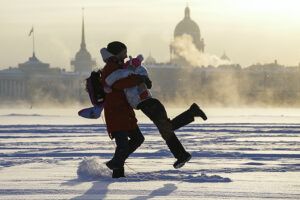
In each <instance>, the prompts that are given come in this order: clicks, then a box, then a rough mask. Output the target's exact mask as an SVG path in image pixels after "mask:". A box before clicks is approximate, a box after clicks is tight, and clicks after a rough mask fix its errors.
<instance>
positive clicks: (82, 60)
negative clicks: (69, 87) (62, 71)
mask: <svg viewBox="0 0 300 200" xmlns="http://www.w3.org/2000/svg"><path fill="white" fill-rule="evenodd" d="M71 65H73V66H74V71H75V72H79V73H81V72H91V71H92V69H93V67H94V66H95V65H96V61H95V60H92V58H91V54H90V53H89V52H88V51H87V49H86V44H85V34H84V17H83V14H82V33H81V44H80V49H79V51H78V52H77V53H76V55H75V59H74V60H72V61H71Z"/></svg>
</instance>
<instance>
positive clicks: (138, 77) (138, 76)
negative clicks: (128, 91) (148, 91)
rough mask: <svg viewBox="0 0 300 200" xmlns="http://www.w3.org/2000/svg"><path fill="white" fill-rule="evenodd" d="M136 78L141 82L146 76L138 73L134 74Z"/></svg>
mask: <svg viewBox="0 0 300 200" xmlns="http://www.w3.org/2000/svg"><path fill="white" fill-rule="evenodd" d="M136 78H137V80H138V82H139V83H142V82H144V83H145V81H146V79H147V78H148V77H147V76H143V75H139V74H136Z"/></svg>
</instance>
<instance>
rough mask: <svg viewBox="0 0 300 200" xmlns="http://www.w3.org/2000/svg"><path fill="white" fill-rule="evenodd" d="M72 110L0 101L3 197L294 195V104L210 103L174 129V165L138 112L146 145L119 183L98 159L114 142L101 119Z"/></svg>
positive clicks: (298, 179)
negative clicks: (177, 147) (181, 155)
mask: <svg viewBox="0 0 300 200" xmlns="http://www.w3.org/2000/svg"><path fill="white" fill-rule="evenodd" d="M182 110H183V109H168V111H171V112H170V116H173V117H174V116H175V115H176V114H179V113H180V111H182ZM77 111H78V109H60V110H58V109H43V110H42V109H30V110H29V109H28V110H26V109H3V108H1V110H0V199H1V200H8V199H10V200H18V199H26V200H35V199H36V200H41V199H73V200H75V199H83V200H88V199H132V200H146V199H189V200H190V199H205V200H210V199H300V173H299V172H300V110H299V109H298V110H297V109H208V110H207V114H208V117H209V119H208V120H207V121H206V122H203V121H201V120H200V119H197V120H196V121H195V122H193V123H192V124H191V125H189V126H186V127H184V128H182V129H180V130H178V131H176V133H177V136H178V137H179V139H180V140H181V141H182V143H183V145H184V146H185V147H186V149H187V150H188V151H189V152H191V153H192V155H193V158H192V160H191V161H190V162H189V163H187V164H186V165H185V166H184V167H183V168H181V169H179V170H175V169H174V168H173V167H172V164H173V162H174V158H172V156H171V154H170V152H169V151H168V149H167V146H166V145H165V143H164V142H163V140H162V139H161V137H160V135H159V133H158V131H157V129H156V127H155V126H154V125H153V124H152V123H151V122H150V121H149V120H148V119H146V118H145V117H144V116H143V115H142V114H141V113H140V112H137V118H138V119H139V124H140V128H141V130H142V132H143V133H144V135H145V142H144V144H143V145H142V146H141V147H140V148H139V149H138V150H137V151H136V152H135V153H134V154H133V155H132V156H131V157H130V158H129V159H128V160H127V163H126V165H125V170H126V175H127V177H126V178H124V179H118V180H113V179H111V178H110V173H111V172H110V171H109V170H107V169H106V168H105V165H104V164H103V163H105V162H106V161H107V160H109V159H110V158H111V157H112V155H113V152H114V148H115V146H114V142H113V141H111V140H110V139H109V138H108V136H107V133H106V128H105V125H104V123H103V119H102V118H100V119H98V120H88V119H83V118H80V117H78V116H77V115H76V113H77Z"/></svg>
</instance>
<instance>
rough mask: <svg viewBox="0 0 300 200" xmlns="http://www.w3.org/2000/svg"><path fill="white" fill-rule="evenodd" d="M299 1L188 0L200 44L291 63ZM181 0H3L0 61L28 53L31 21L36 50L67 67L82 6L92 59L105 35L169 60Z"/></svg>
mask: <svg viewBox="0 0 300 200" xmlns="http://www.w3.org/2000/svg"><path fill="white" fill-rule="evenodd" d="M299 4H300V3H299V1H297V0H243V1H237V0H222V1H217V0H197V1H196V0H192V1H189V7H190V10H191V18H192V20H194V21H195V22H196V23H197V24H198V26H199V28H200V32H201V37H202V38H204V41H205V45H206V46H205V52H206V53H208V54H211V55H217V56H221V55H222V53H223V52H224V51H226V53H227V55H228V56H229V57H230V58H231V60H232V61H233V62H234V63H238V64H240V65H241V66H242V67H246V66H249V65H251V64H253V63H257V62H260V63H266V62H271V61H273V60H274V59H277V60H278V61H279V62H281V63H283V64H284V65H288V66H290V65H292V66H295V65H298V63H299V61H300V60H299V45H300V37H299V35H300V25H299V19H300V14H299V12H298V11H299V10H298V8H299V7H300V6H299ZM185 6H186V1H185V0H178V1H170V0H154V1H147V0H129V1H123V0H114V1H104V0H72V1H71V0H43V1H38V0H26V1H23V0H9V1H5V0H2V1H0V26H1V31H0V44H1V48H0V58H1V59H0V69H4V68H6V67H8V66H16V65H17V64H18V63H21V62H24V61H25V60H27V58H28V57H29V56H30V55H31V51H32V41H31V39H30V38H29V37H28V33H29V31H30V29H31V27H32V25H33V26H34V27H35V37H36V54H37V56H38V57H39V58H40V59H41V60H42V61H43V62H47V63H50V64H51V66H54V67H57V66H59V67H61V68H65V69H66V70H70V69H71V67H70V60H71V59H72V58H73V57H74V55H75V53H76V52H77V51H78V49H79V45H80V34H81V8H82V7H85V12H84V13H85V26H86V43H87V48H88V50H89V52H90V53H91V55H92V57H93V58H95V59H96V61H97V63H98V65H99V66H101V65H103V63H102V61H101V59H100V56H99V49H100V48H101V47H103V46H105V45H106V44H107V43H108V42H109V41H112V40H120V41H123V42H125V43H126V44H127V46H128V51H129V53H130V54H132V55H136V54H139V53H142V54H144V55H145V56H148V55H149V53H150V52H151V55H152V56H153V57H154V58H155V59H156V60H157V61H158V62H168V60H169V45H170V42H171V41H172V40H173V32H174V28H175V26H176V25H177V24H178V23H179V21H180V20H182V19H183V15H184V8H185ZM112 13H113V14H112ZM49 47H51V48H49Z"/></svg>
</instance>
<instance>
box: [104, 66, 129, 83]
mask: <svg viewBox="0 0 300 200" xmlns="http://www.w3.org/2000/svg"><path fill="white" fill-rule="evenodd" d="M133 73H134V71H132V70H127V69H118V70H116V71H114V72H113V73H111V74H110V75H109V76H108V77H106V79H105V82H106V84H107V85H109V86H112V85H113V84H114V83H115V82H116V81H118V80H121V79H124V78H127V77H128V76H129V75H131V74H133Z"/></svg>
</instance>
